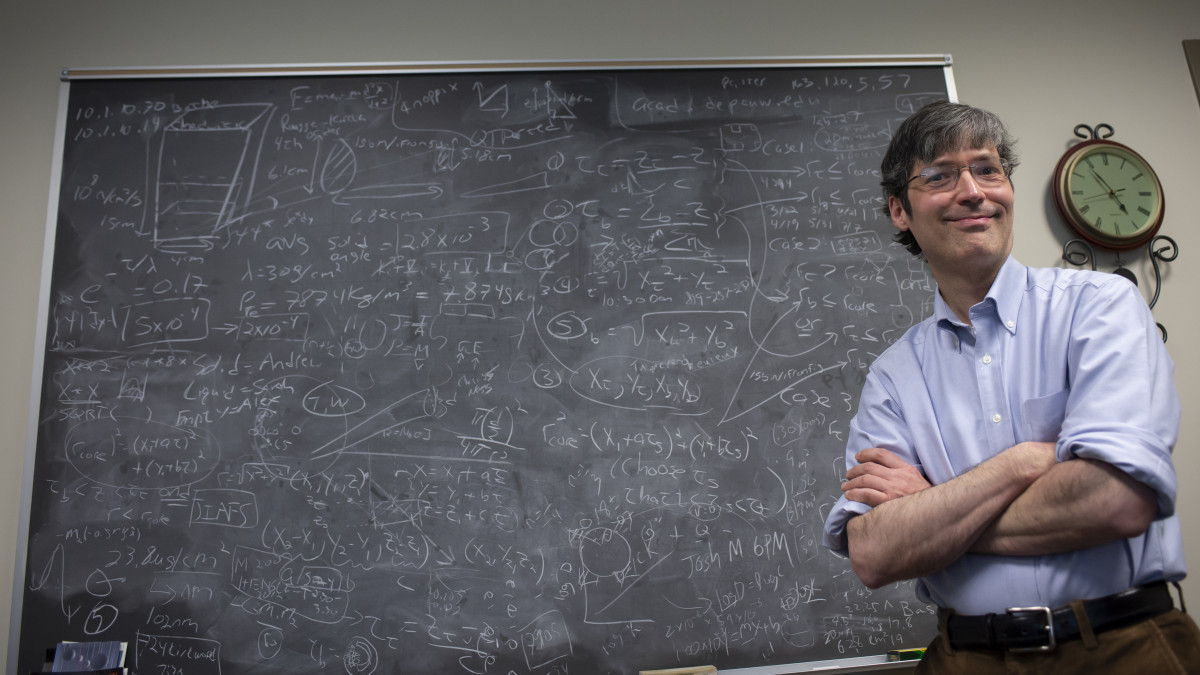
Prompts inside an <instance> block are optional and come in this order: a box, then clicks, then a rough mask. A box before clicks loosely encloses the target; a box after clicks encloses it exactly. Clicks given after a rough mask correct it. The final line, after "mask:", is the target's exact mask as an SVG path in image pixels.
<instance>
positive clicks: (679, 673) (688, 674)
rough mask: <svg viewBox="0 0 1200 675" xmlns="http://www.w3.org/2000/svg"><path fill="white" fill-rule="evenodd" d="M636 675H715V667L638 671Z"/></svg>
mask: <svg viewBox="0 0 1200 675" xmlns="http://www.w3.org/2000/svg"><path fill="white" fill-rule="evenodd" d="M638 675H717V667H716V666H692V667H690V668H666V669H663V670H639V671H638Z"/></svg>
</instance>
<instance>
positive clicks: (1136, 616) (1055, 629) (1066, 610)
mask: <svg viewBox="0 0 1200 675" xmlns="http://www.w3.org/2000/svg"><path fill="white" fill-rule="evenodd" d="M1083 607H1084V609H1085V610H1086V611H1087V616H1088V620H1089V621H1090V622H1091V624H1092V631H1093V632H1095V633H1100V632H1103V631H1106V630H1113V629H1115V628H1121V627H1123V626H1129V625H1132V624H1135V623H1138V622H1140V621H1145V620H1146V619H1151V618H1154V617H1156V616H1158V615H1160V614H1165V613H1166V612H1169V611H1170V610H1172V609H1174V607H1175V602H1174V600H1173V599H1172V598H1171V592H1170V591H1169V590H1168V589H1167V583H1166V582H1165V581H1158V582H1155V583H1152V584H1147V585H1145V586H1135V587H1133V588H1130V589H1129V590H1126V591H1122V592H1120V593H1117V594H1115V595H1109V596H1105V597H1103V598H1096V599H1095V600H1084V601H1083ZM946 631H947V633H949V637H950V646H952V647H954V648H955V649H991V650H1010V651H1021V652H1037V651H1052V650H1053V649H1054V647H1055V646H1056V645H1057V644H1058V643H1060V642H1067V641H1069V640H1078V639H1079V637H1080V635H1081V633H1080V630H1079V622H1078V620H1076V618H1075V610H1073V609H1072V608H1071V607H1070V605H1067V606H1064V607H1059V608H1057V609H1050V608H1049V607H1014V608H1012V609H1009V610H1008V611H1007V612H1005V613H1004V614H986V615H983V616H964V615H961V614H952V615H950V617H949V618H948V619H947V620H946Z"/></svg>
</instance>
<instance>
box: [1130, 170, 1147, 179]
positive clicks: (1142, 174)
mask: <svg viewBox="0 0 1200 675" xmlns="http://www.w3.org/2000/svg"><path fill="white" fill-rule="evenodd" d="M1145 175H1146V174H1144V173H1142V172H1141V171H1139V172H1138V175H1136V176H1134V177H1133V180H1139V179H1141V178H1142V177H1143V176H1145Z"/></svg>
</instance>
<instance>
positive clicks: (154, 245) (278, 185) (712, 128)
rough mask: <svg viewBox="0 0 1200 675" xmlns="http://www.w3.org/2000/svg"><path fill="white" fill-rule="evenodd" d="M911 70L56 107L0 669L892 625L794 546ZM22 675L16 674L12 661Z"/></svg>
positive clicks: (858, 302) (877, 256) (884, 268)
mask: <svg viewBox="0 0 1200 675" xmlns="http://www.w3.org/2000/svg"><path fill="white" fill-rule="evenodd" d="M945 91H946V88H945V82H944V75H943V72H942V70H941V69H940V68H931V69H921V68H908V69H899V68H882V69H881V68H850V69H845V68H843V69H771V70H737V69H735V70H732V71H730V70H725V71H718V70H703V69H699V70H664V71H654V70H646V71H638V70H631V71H619V72H588V71H580V72H544V73H536V72H531V73H506V74H497V73H483V74H480V73H440V74H426V75H403V76H390V77H389V76H377V77H342V78H338V77H335V78H324V79H316V80H307V79H291V78H269V79H261V80H260V79H253V78H246V79H231V80H220V79H213V80H207V79H197V80H182V81H113V82H91V83H89V82H80V83H74V84H72V92H71V100H70V105H69V109H68V111H67V130H66V137H67V142H66V148H65V153H64V163H63V176H62V186H61V203H60V206H59V214H58V222H59V227H58V233H57V243H56V256H55V261H54V272H53V285H52V290H51V295H50V307H49V326H48V336H47V345H46V351H45V371H44V387H43V392H42V403H41V410H40V414H41V417H40V419H41V423H40V426H39V438H38V457H37V464H36V475H35V478H34V481H35V482H34V493H35V496H34V501H33V505H32V520H31V526H30V533H31V534H30V541H29V562H28V570H27V575H26V577H27V585H26V588H25V599H24V620H23V631H22V654H23V656H22V657H21V658H22V661H23V662H25V661H29V662H31V663H33V662H34V660H35V659H36V658H37V655H38V652H39V650H42V649H44V648H45V646H46V645H52V644H54V643H56V642H58V641H60V640H64V639H77V640H89V639H106V640H126V641H128V642H129V643H130V656H131V658H130V663H131V665H132V666H133V667H134V668H135V669H136V672H139V673H155V674H156V675H158V674H176V673H177V674H180V675H183V674H185V673H186V674H187V675H209V674H215V673H222V672H224V673H232V672H241V671H242V670H249V669H250V668H251V667H253V668H254V670H255V672H279V673H292V672H336V673H341V672H346V673H350V674H351V675H358V674H363V675H367V674H370V673H375V672H380V673H384V672H406V673H464V674H470V675H481V674H484V673H500V674H507V673H536V674H539V675H543V674H544V675H553V674H565V673H601V672H603V673H630V672H636V670H638V669H644V668H650V667H671V666H676V665H694V664H696V663H712V664H715V665H718V666H720V667H726V668H728V667H739V666H752V665H762V664H767V663H776V662H783V663H786V662H796V661H805V660H819V659H828V658H838V657H840V656H855V655H864V654H873V653H882V652H883V651H886V649H889V648H895V647H901V646H915V645H918V644H921V643H923V642H924V641H925V639H926V638H927V637H928V635H929V632H930V630H931V629H930V625H931V620H930V617H929V608H927V607H925V606H923V605H921V604H919V603H917V602H916V601H915V600H914V599H913V597H912V593H911V589H910V588H908V587H907V586H903V585H901V586H897V587H894V588H890V589H885V590H882V591H877V592H871V591H868V590H867V589H865V588H864V587H862V586H861V585H860V584H859V583H858V582H857V580H856V578H855V577H854V575H853V573H851V572H850V571H849V567H848V563H847V562H846V561H844V560H841V559H839V558H837V557H835V556H833V555H831V554H830V553H828V552H827V551H824V550H822V549H821V548H820V546H819V533H820V531H821V525H822V522H823V516H824V513H825V510H826V509H828V507H829V506H830V505H831V504H832V503H833V502H834V501H835V500H836V498H837V496H838V494H839V489H838V485H839V482H840V479H841V476H842V473H843V467H842V454H843V450H844V443H845V432H846V428H847V424H848V421H849V419H850V416H851V415H852V413H853V410H854V407H855V400H856V397H857V393H858V390H859V388H860V386H861V384H862V381H863V378H864V376H865V373H866V369H867V366H868V365H869V364H870V362H871V361H872V360H873V359H874V358H875V356H877V355H878V354H879V353H880V352H881V351H882V350H883V349H885V348H886V347H887V346H888V345H889V344H890V343H891V342H892V341H894V340H895V339H896V338H897V337H899V336H900V335H901V334H902V333H903V331H904V330H905V329H906V328H908V327H909V326H911V325H912V324H913V323H914V322H915V321H917V320H919V319H920V317H922V316H924V315H926V314H927V313H928V312H929V310H930V303H931V301H932V293H933V286H932V280H931V278H930V277H929V275H928V273H927V270H926V268H925V267H924V265H923V263H921V262H919V261H916V260H914V259H912V258H911V257H910V256H909V255H908V254H907V253H906V252H904V251H903V250H902V249H900V248H899V247H897V246H895V245H893V244H891V242H890V233H891V227H890V224H889V223H888V222H887V220H886V218H885V217H884V216H883V215H882V214H881V213H880V206H881V204H882V203H881V199H880V197H879V190H878V182H879V175H878V168H877V167H878V164H879V157H880V155H881V153H882V150H883V148H884V147H885V146H886V144H887V142H888V140H889V138H890V134H891V131H892V129H893V128H894V127H895V125H896V124H897V123H898V122H899V121H900V120H902V119H903V118H904V117H905V116H906V115H907V114H908V113H910V112H912V111H913V110H915V109H916V108H917V107H919V106H920V104H922V103H923V102H926V101H928V100H932V99H935V98H945ZM33 667H36V666H33Z"/></svg>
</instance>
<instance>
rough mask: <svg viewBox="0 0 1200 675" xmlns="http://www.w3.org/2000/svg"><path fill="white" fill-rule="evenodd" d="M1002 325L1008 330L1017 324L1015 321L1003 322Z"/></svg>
mask: <svg viewBox="0 0 1200 675" xmlns="http://www.w3.org/2000/svg"><path fill="white" fill-rule="evenodd" d="M1004 325H1005V326H1008V327H1009V328H1012V327H1014V326H1016V325H1017V322H1016V321H1007V322H1005V324H1004Z"/></svg>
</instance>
